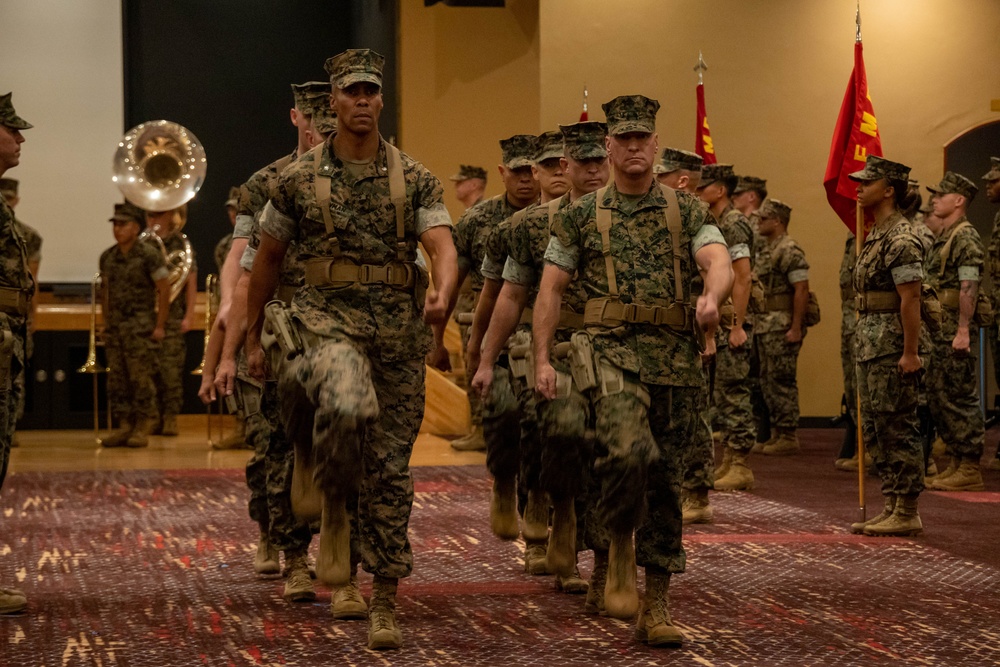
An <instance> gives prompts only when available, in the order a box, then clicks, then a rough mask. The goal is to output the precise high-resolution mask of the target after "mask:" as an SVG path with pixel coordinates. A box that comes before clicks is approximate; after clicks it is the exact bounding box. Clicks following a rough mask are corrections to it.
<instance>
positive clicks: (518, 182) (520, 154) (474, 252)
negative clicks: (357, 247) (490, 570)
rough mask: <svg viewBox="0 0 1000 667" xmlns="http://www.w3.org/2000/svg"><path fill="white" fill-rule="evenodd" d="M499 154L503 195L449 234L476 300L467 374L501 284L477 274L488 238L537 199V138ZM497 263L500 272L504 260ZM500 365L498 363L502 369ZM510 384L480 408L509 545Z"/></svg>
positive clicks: (510, 141) (513, 455)
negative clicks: (535, 160) (534, 165)
mask: <svg viewBox="0 0 1000 667" xmlns="http://www.w3.org/2000/svg"><path fill="white" fill-rule="evenodd" d="M500 150H501V153H502V164H501V165H500V173H501V176H502V178H503V181H504V192H503V193H502V194H499V195H496V196H495V197H490V198H489V199H487V200H485V201H483V202H481V203H479V204H477V205H475V206H473V207H472V208H470V209H469V210H468V211H466V212H465V213H464V214H463V215H462V217H461V218H459V220H458V222H457V223H456V224H455V227H454V229H453V230H452V233H453V237H454V242H455V250H456V252H457V253H458V271H459V275H458V278H459V282H460V283H461V282H464V281H465V279H466V276H468V280H469V285H470V287H471V288H472V291H473V293H474V294H476V295H477V297H476V301H477V305H476V314H475V315H474V319H473V323H472V327H471V329H470V332H469V340H468V341H467V343H466V351H465V352H466V356H465V358H466V363H467V364H468V368H467V370H466V372H467V373H475V369H476V368H477V367H478V366H479V357H480V354H479V352H480V350H479V342H481V341H482V339H483V334H484V333H485V327H486V326H488V324H489V314H492V309H493V303H494V302H495V300H496V296H497V294H498V293H499V292H500V285H501V282H500V281H499V280H487V279H486V277H484V276H483V273H482V267H483V261H484V259H485V257H486V253H487V245H488V243H489V242H490V238H491V234H492V233H493V230H494V229H495V228H496V227H497V226H498V225H500V224H501V223H502V222H503V221H504V220H507V219H509V218H510V217H511V216H512V215H513V214H514V213H516V212H517V211H519V210H521V209H522V208H524V207H525V206H527V205H529V204H531V203H533V202H535V201H536V200H537V198H538V184H537V181H535V180H534V178H533V177H532V175H531V166H532V164H533V163H534V157H535V152H536V137H535V136H534V135H530V134H517V135H514V136H512V137H509V138H507V139H504V140H502V141H501V142H500ZM495 242H496V241H495ZM497 252H498V254H499V253H500V252H502V251H499V250H498V251H497ZM504 254H505V253H504ZM499 261H500V262H501V263H500V270H501V271H502V267H503V264H502V262H503V260H502V259H501V260H499ZM504 362H505V360H501V363H504ZM513 383H514V380H513V377H512V376H511V374H510V371H509V368H506V367H501V368H500V369H497V371H496V372H495V373H494V379H493V384H492V388H491V390H490V394H489V396H487V397H486V398H484V399H483V402H482V421H483V439H484V443H485V445H486V467H487V469H488V470H489V471H490V474H491V475H493V478H494V484H493V495H492V500H491V505H490V518H491V525H492V528H493V532H494V534H496V535H497V536H499V537H501V538H503V539H513V538H515V537H517V533H518V530H517V521H516V518H514V509H515V507H516V503H515V497H516V492H517V478H518V472H519V469H520V448H519V446H518V443H519V440H520V432H521V427H520V418H521V410H520V406H519V404H518V401H517V396H516V390H515V388H514V386H513Z"/></svg>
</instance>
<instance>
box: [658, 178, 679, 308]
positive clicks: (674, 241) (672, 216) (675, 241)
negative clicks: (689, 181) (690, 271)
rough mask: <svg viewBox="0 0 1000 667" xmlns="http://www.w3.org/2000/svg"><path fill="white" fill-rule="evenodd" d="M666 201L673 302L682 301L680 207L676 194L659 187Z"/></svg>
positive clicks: (664, 186) (667, 188)
mask: <svg viewBox="0 0 1000 667" xmlns="http://www.w3.org/2000/svg"><path fill="white" fill-rule="evenodd" d="M660 190H662V191H663V196H664V197H666V199H667V214H666V217H667V229H668V230H669V231H670V245H671V246H673V249H674V301H684V277H683V276H682V275H681V253H682V252H683V249H682V248H681V207H680V203H679V202H678V201H677V192H676V191H675V190H674V189H673V188H670V187H667V186H666V185H660Z"/></svg>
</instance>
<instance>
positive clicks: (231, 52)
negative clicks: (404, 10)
mask: <svg viewBox="0 0 1000 667" xmlns="http://www.w3.org/2000/svg"><path fill="white" fill-rule="evenodd" d="M122 21H123V36H124V44H123V47H124V48H123V54H124V60H125V62H124V72H125V100H124V102H125V127H124V128H122V129H123V134H124V131H125V130H127V129H128V128H131V127H134V126H135V125H138V124H139V123H141V122H144V121H147V120H155V119H159V118H164V119H166V120H170V121H174V122H177V123H180V124H181V125H183V126H184V127H186V128H187V129H189V130H191V131H192V132H193V133H194V134H195V135H196V136H197V137H198V138H199V139H200V140H201V142H202V144H203V145H204V146H205V151H206V154H207V156H208V175H207V177H206V179H205V184H204V186H203V187H202V189H201V192H200V193H199V194H198V196H197V197H195V199H194V200H193V201H192V202H191V203H190V205H189V214H190V215H189V220H188V224H187V226H186V227H185V230H184V231H185V233H186V234H187V235H188V238H189V239H190V241H191V244H192V246H193V247H194V249H195V252H196V253H197V255H198V273H199V283H198V284H199V286H202V285H203V284H204V279H205V276H206V275H207V274H209V273H214V272H215V271H216V268H215V262H214V261H213V259H212V257H213V250H214V248H215V244H216V242H217V241H218V240H219V239H220V238H221V237H222V236H224V235H225V234H227V233H228V232H229V231H230V228H229V223H228V219H227V217H226V212H225V208H224V204H225V201H226V195H227V193H228V191H229V188H230V187H231V186H238V185H240V184H241V183H243V182H244V181H246V179H247V178H248V177H249V176H250V175H251V174H252V173H253V172H254V171H256V170H257V169H259V168H261V167H263V166H265V165H267V164H269V163H270V162H272V161H274V160H276V159H278V158H279V157H281V156H283V155H286V154H288V153H289V152H290V151H291V150H292V149H293V148H294V147H295V143H296V134H295V128H294V127H292V125H291V123H290V122H289V117H288V110H289V109H290V108H291V107H292V94H291V89H290V85H291V84H292V83H301V82H304V81H313V80H319V81H324V80H326V79H327V76H326V72H325V71H324V70H323V63H324V62H325V61H326V59H327V58H329V57H330V56H333V55H336V54H337V53H340V52H341V51H343V50H344V49H348V48H372V49H375V50H376V51H378V52H379V53H382V54H383V55H385V56H386V69H385V72H384V84H385V85H384V91H385V109H384V110H383V113H382V123H381V130H382V133H383V134H384V135H385V136H386V137H390V136H394V135H395V134H396V119H397V112H396V109H397V105H396V71H397V68H396V38H395V36H396V3H395V1H393V0H376V1H372V0H368V1H365V0H281V2H274V1H273V0H211V2H205V0H171V1H170V2H157V1H155V0H123V2H122ZM110 150H111V149H110V148H109V151H110Z"/></svg>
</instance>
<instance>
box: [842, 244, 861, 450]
mask: <svg viewBox="0 0 1000 667" xmlns="http://www.w3.org/2000/svg"><path fill="white" fill-rule="evenodd" d="M856 246H857V239H856V238H855V236H854V234H848V235H847V241H846V243H845V244H844V256H843V258H842V259H841V260H840V366H841V369H842V370H843V373H844V396H845V400H846V401H847V413H848V415H850V418H851V422H852V423H853V424H857V423H858V401H857V396H858V392H857V388H858V386H857V384H856V380H857V372H856V370H855V364H854V330H855V328H856V327H857V324H858V313H857V306H856V304H855V300H854V294H855V292H854V267H855V265H856V264H857V259H858V258H857V248H856ZM848 428H852V425H851V424H849V425H848ZM842 454H843V452H842ZM849 456H850V454H848V457H849Z"/></svg>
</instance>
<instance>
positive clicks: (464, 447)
mask: <svg viewBox="0 0 1000 667" xmlns="http://www.w3.org/2000/svg"><path fill="white" fill-rule="evenodd" d="M451 448H452V449H454V450H455V451H457V452H485V451H486V440H485V438H484V437H483V425H482V424H479V425H477V426H474V427H473V428H472V432H471V433H469V434H468V435H463V436H462V437H461V438H456V439H454V440H452V441H451Z"/></svg>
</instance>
